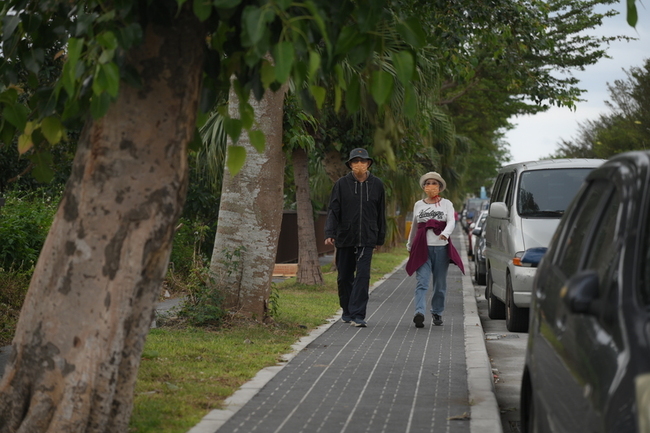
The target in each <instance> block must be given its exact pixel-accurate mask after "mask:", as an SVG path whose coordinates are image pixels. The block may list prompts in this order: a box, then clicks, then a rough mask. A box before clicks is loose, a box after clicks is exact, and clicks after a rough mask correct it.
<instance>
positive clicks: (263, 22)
mask: <svg viewBox="0 0 650 433" xmlns="http://www.w3.org/2000/svg"><path fill="white" fill-rule="evenodd" d="M389 4H390V3H388V2H385V1H373V2H368V1H363V2H361V3H359V4H357V3H355V2H349V1H346V0H334V1H332V0H329V1H326V0H314V1H309V2H305V3H295V2H289V1H272V2H268V1H266V0H251V1H246V2H242V1H215V2H205V1H199V0H192V1H187V0H177V1H156V2H145V3H143V2H136V1H128V0H125V1H119V2H113V3H111V2H109V3H106V2H98V1H96V0H85V1H81V2H74V3H65V2H49V1H40V2H24V1H23V0H7V1H5V2H4V4H3V6H2V7H1V8H0V16H2V17H3V19H2V20H1V23H2V28H1V30H2V33H3V46H2V51H1V55H0V56H1V57H2V58H1V59H0V60H2V62H0V76H1V77H2V84H1V85H0V105H1V107H0V109H1V110H2V112H3V117H4V119H6V122H2V124H1V125H0V131H1V133H0V138H2V139H3V141H5V142H6V143H9V142H10V140H11V138H12V137H13V136H14V133H18V135H19V138H18V142H19V149H21V152H23V151H27V150H28V149H30V148H32V147H33V146H37V147H38V146H41V145H45V144H46V143H50V144H56V143H57V142H58V141H60V140H61V138H62V137H64V136H65V133H66V128H67V127H68V126H67V125H69V124H71V123H74V122H76V121H78V120H81V119H83V117H84V116H85V115H86V114H87V113H90V114H91V115H92V117H93V118H94V119H98V118H100V117H102V116H103V115H104V114H105V113H106V111H107V110H108V107H109V105H110V104H111V102H112V101H114V100H115V99H116V98H117V96H118V95H119V90H120V86H122V85H123V84H124V83H127V84H129V85H131V86H134V87H137V86H140V85H142V84H143V80H144V79H143V77H142V76H141V75H140V74H139V73H138V72H137V71H135V70H134V68H132V67H131V66H130V65H129V63H128V53H129V50H131V49H133V48H134V47H137V46H138V45H139V44H140V43H141V42H142V39H143V35H144V34H145V31H146V29H145V28H144V27H145V26H147V25H150V24H153V25H159V26H169V25H172V23H175V22H177V21H178V20H180V19H186V20H187V19H188V17H189V16H190V15H192V16H193V17H192V19H193V20H194V23H192V24H193V26H192V27H194V28H200V27H201V26H203V28H204V29H205V34H207V35H208V37H207V38H206V39H205V40H206V41H207V47H206V48H207V49H208V50H209V51H208V57H209V61H207V62H206V76H207V77H209V79H207V80H205V86H206V89H205V92H204V94H203V95H204V98H203V100H202V102H201V107H202V110H203V112H209V111H210V110H212V108H213V107H214V106H215V103H216V100H217V98H218V95H219V93H220V92H222V91H223V89H228V88H229V87H230V83H231V78H233V77H234V82H233V89H234V91H235V92H236V94H237V96H238V98H239V100H240V104H239V107H240V112H239V118H238V119H236V122H234V123H238V125H236V127H234V128H227V130H228V132H229V135H230V136H231V138H232V139H233V141H235V142H236V140H237V137H238V135H239V132H238V131H240V130H241V128H244V129H247V130H249V131H251V130H253V129H255V126H256V125H254V113H253V110H252V107H251V106H250V104H249V103H248V102H247V101H248V97H249V95H250V94H251V92H252V94H253V95H254V96H255V98H257V99H258V100H259V99H261V98H262V96H263V94H264V91H265V90H266V89H272V90H277V89H278V88H279V87H280V86H281V85H282V84H283V83H285V82H287V81H288V80H291V81H292V82H293V83H295V85H296V87H297V88H300V89H305V91H304V92H300V97H301V99H302V100H303V103H304V104H305V106H314V104H315V103H318V105H320V104H322V102H323V100H324V93H325V91H324V88H323V87H322V86H320V85H317V84H316V83H317V81H319V80H322V79H330V78H334V80H333V81H332V82H333V87H334V89H335V93H336V94H338V95H340V94H341V93H342V92H343V91H345V90H346V89H347V85H346V83H345V81H343V80H341V77H340V76H338V77H337V74H336V72H335V71H336V70H337V68H339V67H340V66H339V65H340V64H341V63H342V62H344V61H350V62H351V64H353V65H355V66H358V67H359V68H360V69H365V70H366V73H364V74H363V75H362V78H363V82H364V83H366V84H368V86H369V89H370V91H371V93H372V94H373V95H375V98H376V100H377V101H376V102H378V103H379V104H380V105H381V104H383V103H384V102H385V101H387V100H388V99H389V97H390V94H391V93H392V91H391V88H390V86H388V87H387V86H386V84H387V80H386V78H387V77H386V75H385V74H384V73H383V72H381V71H379V70H378V69H377V67H376V64H375V55H374V52H375V51H376V50H377V51H379V52H382V51H383V48H382V47H384V46H385V45H386V41H384V39H383V37H384V35H382V34H381V32H376V31H375V30H376V29H377V28H379V27H388V28H393V29H395V30H394V32H395V34H398V35H399V37H400V38H401V39H402V49H403V50H405V51H410V50H413V51H415V50H417V49H419V48H420V47H421V46H423V44H424V41H425V37H426V34H425V32H424V31H423V29H422V27H421V24H420V21H419V20H417V19H412V18H408V17H402V15H403V14H402V15H400V16H396V15H392V14H391V13H390V11H389V9H388V7H387V6H388V5H389ZM73 18H74V19H73ZM186 22H189V23H191V21H186ZM197 34H199V33H198V32H197ZM196 43H201V41H200V40H197V41H196ZM61 45H65V47H66V50H65V55H57V56H56V57H54V56H51V55H50V53H51V51H52V50H53V49H54V50H55V52H59V51H61V50H60V46H61ZM53 47H56V48H53ZM269 55H270V56H269ZM51 58H58V59H60V60H61V61H63V62H64V63H63V65H62V69H61V74H60V76H59V77H58V79H57V80H56V81H55V82H53V83H51V84H49V85H47V86H42V84H41V83H40V82H39V80H38V77H39V74H40V73H41V72H42V69H43V67H44V65H45V64H46V63H47V61H48V60H49V59H51ZM306 65H311V67H306ZM401 70H402V74H403V72H404V69H403V68H401ZM23 71H24V73H26V74H27V79H26V80H23V81H22V83H21V87H20V90H22V91H25V92H26V93H29V94H31V95H32V97H31V99H30V103H29V104H25V103H24V101H20V100H19V99H18V97H17V94H18V92H17V91H16V89H15V86H16V84H17V83H18V82H19V77H20V75H21V72H23ZM402 74H401V75H402ZM402 85H403V86H406V87H410V86H412V85H413V84H412V82H411V81H410V80H408V81H404V82H403V83H402ZM337 107H338V105H337ZM348 109H349V107H348ZM222 115H224V117H228V114H227V113H225V112H222ZM233 120H235V119H233ZM233 125H234V124H233ZM254 135H255V139H254V140H253V141H254V142H255V143H257V144H258V147H261V146H262V145H261V136H259V137H258V136H257V135H259V133H254ZM237 150H238V148H237V147H235V146H232V147H230V148H229V150H228V152H229V153H232V152H236V151H237ZM244 157H245V155H243V154H242V153H241V152H240V153H239V154H235V153H232V154H231V155H229V157H228V161H229V166H232V167H233V168H237V167H240V166H241V163H240V162H239V161H240V160H242V158H244Z"/></svg>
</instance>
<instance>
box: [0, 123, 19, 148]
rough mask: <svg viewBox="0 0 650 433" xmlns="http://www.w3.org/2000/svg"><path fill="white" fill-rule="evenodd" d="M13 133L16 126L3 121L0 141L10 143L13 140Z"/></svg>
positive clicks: (14, 133) (0, 129)
mask: <svg viewBox="0 0 650 433" xmlns="http://www.w3.org/2000/svg"><path fill="white" fill-rule="evenodd" d="M14 135H16V128H15V127H14V126H13V125H10V124H8V123H4V122H3V123H2V127H1V128H0V143H4V144H6V145H8V146H9V145H11V143H12V142H13V141H14Z"/></svg>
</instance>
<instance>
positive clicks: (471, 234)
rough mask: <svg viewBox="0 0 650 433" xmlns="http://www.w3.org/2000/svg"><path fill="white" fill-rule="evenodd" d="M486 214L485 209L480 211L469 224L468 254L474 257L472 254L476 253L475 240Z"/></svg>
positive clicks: (479, 233)
mask: <svg viewBox="0 0 650 433" xmlns="http://www.w3.org/2000/svg"><path fill="white" fill-rule="evenodd" d="M487 214H488V212H487V210H483V211H481V213H480V214H479V216H478V217H477V218H476V220H475V221H474V222H473V223H472V224H470V225H469V235H468V236H469V255H470V256H471V257H474V254H475V253H476V241H477V239H478V237H479V236H480V235H481V232H482V230H483V226H484V224H485V220H486V219H487ZM477 229H478V231H477Z"/></svg>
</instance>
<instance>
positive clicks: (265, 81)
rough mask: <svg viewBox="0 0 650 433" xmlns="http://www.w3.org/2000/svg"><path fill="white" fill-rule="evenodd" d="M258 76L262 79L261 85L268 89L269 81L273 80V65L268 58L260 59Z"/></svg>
mask: <svg viewBox="0 0 650 433" xmlns="http://www.w3.org/2000/svg"><path fill="white" fill-rule="evenodd" d="M260 77H261V80H262V85H263V86H264V88H265V89H268V88H269V86H270V85H271V83H273V82H274V81H275V66H273V65H272V64H271V62H269V61H268V60H263V61H262V67H261V68H260Z"/></svg>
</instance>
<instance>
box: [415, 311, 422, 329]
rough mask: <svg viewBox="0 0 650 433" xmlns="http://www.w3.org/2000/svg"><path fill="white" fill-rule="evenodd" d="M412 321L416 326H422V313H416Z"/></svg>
mask: <svg viewBox="0 0 650 433" xmlns="http://www.w3.org/2000/svg"><path fill="white" fill-rule="evenodd" d="M413 323H415V327H416V328H424V314H422V313H417V314H416V315H415V317H413Z"/></svg>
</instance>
